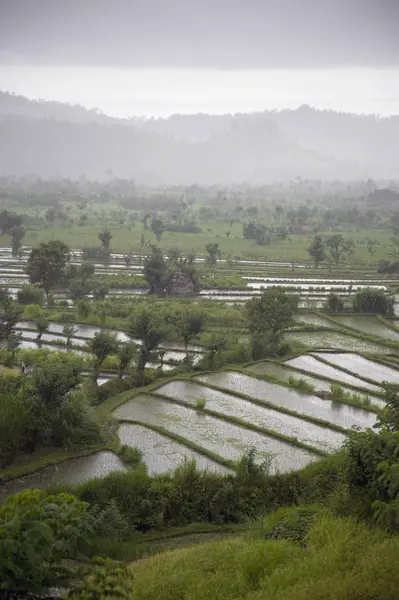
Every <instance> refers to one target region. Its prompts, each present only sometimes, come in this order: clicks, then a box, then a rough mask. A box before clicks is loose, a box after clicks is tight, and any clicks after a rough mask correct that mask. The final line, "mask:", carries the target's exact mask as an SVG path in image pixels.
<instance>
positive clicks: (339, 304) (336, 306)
mask: <svg viewBox="0 0 399 600" xmlns="http://www.w3.org/2000/svg"><path fill="white" fill-rule="evenodd" d="M325 308H326V309H327V310H329V311H330V312H332V313H340V312H342V311H343V310H344V301H343V298H341V296H338V295H337V294H334V293H333V292H331V293H330V294H329V295H328V298H327V300H326V303H325Z"/></svg>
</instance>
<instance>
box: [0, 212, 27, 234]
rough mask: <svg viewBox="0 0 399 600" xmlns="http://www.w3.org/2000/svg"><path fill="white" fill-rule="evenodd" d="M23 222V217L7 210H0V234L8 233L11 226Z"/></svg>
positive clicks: (18, 225)
mask: <svg viewBox="0 0 399 600" xmlns="http://www.w3.org/2000/svg"><path fill="white" fill-rule="evenodd" d="M22 223H23V217H22V216H21V215H17V214H16V213H13V212H10V211H8V210H2V211H0V234H1V235H4V234H6V233H9V232H10V231H11V230H12V229H13V227H20V225H22Z"/></svg>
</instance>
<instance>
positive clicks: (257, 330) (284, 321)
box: [246, 287, 298, 359]
mask: <svg viewBox="0 0 399 600" xmlns="http://www.w3.org/2000/svg"><path fill="white" fill-rule="evenodd" d="M297 308H298V297H297V296H294V295H292V294H287V292H286V291H285V290H284V288H281V287H272V288H268V289H267V290H266V291H264V292H263V293H262V294H261V296H259V297H257V298H252V299H251V300H249V301H248V302H247V303H246V312H247V318H248V327H249V331H250V333H251V344H252V353H253V358H255V359H257V358H263V356H262V354H264V353H265V354H267V353H269V352H270V353H275V352H276V351H277V349H278V347H279V344H280V343H281V341H282V339H283V337H284V333H285V332H286V330H287V329H288V327H289V326H290V325H291V323H292V318H293V316H294V314H295V312H296V310H297Z"/></svg>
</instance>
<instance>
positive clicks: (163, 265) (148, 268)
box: [143, 244, 169, 295]
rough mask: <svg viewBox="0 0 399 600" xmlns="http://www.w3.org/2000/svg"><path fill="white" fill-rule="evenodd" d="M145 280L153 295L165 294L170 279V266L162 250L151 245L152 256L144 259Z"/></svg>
mask: <svg viewBox="0 0 399 600" xmlns="http://www.w3.org/2000/svg"><path fill="white" fill-rule="evenodd" d="M143 274H144V279H145V280H146V282H147V283H148V285H149V286H150V293H151V294H161V295H162V294H164V293H165V285H166V282H167V280H168V278H169V268H168V264H167V262H166V260H165V257H164V256H163V253H162V250H161V249H160V248H158V246H155V245H154V244H151V254H150V256H146V257H145V259H144V271H143Z"/></svg>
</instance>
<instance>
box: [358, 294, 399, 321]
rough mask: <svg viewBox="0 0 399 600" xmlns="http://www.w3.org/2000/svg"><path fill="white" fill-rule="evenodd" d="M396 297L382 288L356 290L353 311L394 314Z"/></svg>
mask: <svg viewBox="0 0 399 600" xmlns="http://www.w3.org/2000/svg"><path fill="white" fill-rule="evenodd" d="M393 305H394V298H393V297H389V296H387V295H386V294H385V293H384V292H383V291H382V290H372V289H369V288H365V289H362V290H359V291H358V292H356V295H355V297H354V298H353V311H354V312H359V313H375V314H380V315H392V314H393V312H394V311H393Z"/></svg>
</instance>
